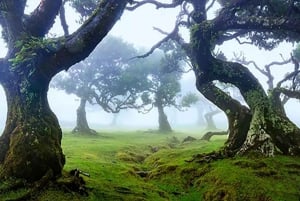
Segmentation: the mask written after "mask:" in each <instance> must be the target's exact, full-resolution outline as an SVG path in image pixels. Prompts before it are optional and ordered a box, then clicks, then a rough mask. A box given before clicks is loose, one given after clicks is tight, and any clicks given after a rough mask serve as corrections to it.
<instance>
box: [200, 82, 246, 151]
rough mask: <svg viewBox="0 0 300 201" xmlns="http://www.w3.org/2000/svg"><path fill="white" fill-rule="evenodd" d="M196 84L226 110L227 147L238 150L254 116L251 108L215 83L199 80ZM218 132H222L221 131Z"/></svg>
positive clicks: (204, 93)
mask: <svg viewBox="0 0 300 201" xmlns="http://www.w3.org/2000/svg"><path fill="white" fill-rule="evenodd" d="M196 85H197V89H198V90H199V91H200V92H201V93H202V94H203V95H204V96H205V98H207V99H208V100H210V101H211V102H213V103H214V104H215V105H216V106H217V107H219V108H220V109H221V110H222V111H224V112H225V114H226V117H227V121H228V131H227V134H228V140H227V142H226V143H225V144H226V148H228V149H230V150H232V151H234V152H237V150H238V149H239V148H241V146H242V145H243V143H244V141H245V140H246V136H247V132H248V130H249V127H250V121H251V117H252V115H251V112H250V110H249V109H248V108H247V107H245V106H243V105H241V104H240V103H239V102H238V101H237V100H234V99H233V98H231V97H230V96H229V95H228V94H227V93H225V92H223V91H222V90H220V89H219V88H218V87H216V86H215V85H214V84H213V83H207V84H203V83H201V82H198V80H197V82H196ZM217 134H220V132H219V133H217ZM209 135H212V134H209Z"/></svg>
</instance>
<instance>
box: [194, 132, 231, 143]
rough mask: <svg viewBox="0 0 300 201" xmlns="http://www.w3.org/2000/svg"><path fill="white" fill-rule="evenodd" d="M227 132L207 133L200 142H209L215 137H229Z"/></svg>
mask: <svg viewBox="0 0 300 201" xmlns="http://www.w3.org/2000/svg"><path fill="white" fill-rule="evenodd" d="M227 134H228V132H227V131H220V132H207V133H205V134H204V135H203V136H202V138H201V139H200V140H207V141H210V138H212V137H213V136H214V135H227Z"/></svg>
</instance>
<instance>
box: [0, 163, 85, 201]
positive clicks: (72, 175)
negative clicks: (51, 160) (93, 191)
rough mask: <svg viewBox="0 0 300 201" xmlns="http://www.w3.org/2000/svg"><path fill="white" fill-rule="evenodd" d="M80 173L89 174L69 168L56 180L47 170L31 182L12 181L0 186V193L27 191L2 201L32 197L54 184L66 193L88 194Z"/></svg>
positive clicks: (16, 200) (51, 172) (29, 198)
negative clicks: (38, 178) (66, 173)
mask: <svg viewBox="0 0 300 201" xmlns="http://www.w3.org/2000/svg"><path fill="white" fill-rule="evenodd" d="M80 174H81V175H85V176H89V174H88V173H85V172H82V171H80V170H79V169H74V170H71V171H70V172H69V174H68V175H65V176H62V177H60V178H59V179H57V180H53V177H54V176H53V171H52V170H49V171H48V172H47V173H46V174H45V175H44V176H43V177H42V178H41V179H40V180H38V181H36V182H34V183H31V184H30V183H26V182H25V181H24V180H17V181H13V182H11V184H9V185H7V186H6V187H4V188H1V189H0V194H1V193H7V192H10V191H16V190H19V189H22V188H25V189H28V191H27V192H26V193H24V194H22V195H20V196H19V197H16V198H9V199H4V201H25V200H32V199H34V198H35V197H36V196H38V195H39V194H40V193H41V191H42V190H43V189H46V188H48V187H49V186H51V187H53V186H54V187H55V186H56V187H58V188H60V189H62V190H63V191H65V192H68V193H74V192H76V193H79V194H80V195H82V196H88V195H89V194H88V189H87V187H86V186H85V181H84V179H83V178H82V177H81V176H80Z"/></svg>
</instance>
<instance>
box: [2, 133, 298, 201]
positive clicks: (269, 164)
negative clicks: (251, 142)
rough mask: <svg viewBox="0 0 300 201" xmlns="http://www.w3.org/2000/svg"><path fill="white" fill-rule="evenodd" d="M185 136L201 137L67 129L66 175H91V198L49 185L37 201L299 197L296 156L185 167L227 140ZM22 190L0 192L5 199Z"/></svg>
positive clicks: (291, 200)
mask: <svg viewBox="0 0 300 201" xmlns="http://www.w3.org/2000/svg"><path fill="white" fill-rule="evenodd" d="M187 136H192V137H195V138H197V139H199V138H200V137H201V134H197V133H196V132H174V133H171V134H164V133H155V132H151V133H148V132H143V131H116V130H114V131H104V132H99V134H97V135H95V136H84V135H73V134H71V133H69V132H64V134H63V141H62V146H63V150H64V153H65V156H66V165H65V168H64V170H65V174H67V172H68V171H70V170H72V169H74V168H79V169H80V170H82V171H84V172H87V173H89V174H90V177H86V176H83V178H84V179H85V181H86V186H87V188H88V192H89V196H82V195H80V194H79V193H75V192H70V191H67V190H64V189H61V188H58V187H56V186H51V185H50V186H49V187H48V188H47V189H44V190H43V191H41V192H40V193H39V194H38V195H36V196H34V199H32V200H39V201H45V200H47V201H52V200H57V201H65V200H71V201H75V200H83V201H99V200H101V201H102V200H108V201H118V200H125V201H127V200H128V201H148V200H149V201H167V200H170V201H176V200H178V201H201V200H203V201H204V200H205V201H221V200H224V201H240V200H241V201H299V200H300V158H299V157H286V156H276V157H273V158H264V157H258V156H255V155H251V156H248V157H237V158H231V159H224V160H218V161H214V162H211V163H197V162H186V161H187V160H190V159H192V157H193V155H195V154H199V153H204V152H210V151H213V150H217V149H218V148H220V147H221V146H222V145H223V144H224V142H225V137H213V138H212V141H211V142H206V141H202V140H196V141H192V142H185V143H182V140H183V139H184V138H185V137H187ZM1 185H2V186H3V185H4V184H1ZM1 185H0V192H1ZM25 191H26V189H18V190H16V191H9V192H5V191H2V193H1V194H0V196H1V197H0V200H10V199H13V198H14V197H16V196H18V195H19V194H22V193H23V192H25Z"/></svg>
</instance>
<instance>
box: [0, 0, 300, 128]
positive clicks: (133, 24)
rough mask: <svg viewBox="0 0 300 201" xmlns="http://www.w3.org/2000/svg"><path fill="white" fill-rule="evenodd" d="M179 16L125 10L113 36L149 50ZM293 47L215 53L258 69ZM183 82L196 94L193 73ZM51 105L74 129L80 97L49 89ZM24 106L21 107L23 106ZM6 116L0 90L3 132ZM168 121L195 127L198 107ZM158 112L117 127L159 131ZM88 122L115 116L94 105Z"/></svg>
mask: <svg viewBox="0 0 300 201" xmlns="http://www.w3.org/2000/svg"><path fill="white" fill-rule="evenodd" d="M37 2H39V1H37V0H35V1H31V4H30V5H29V6H28V7H27V12H30V10H31V9H32V8H34V6H35V4H36V3H37ZM176 15H177V9H168V10H163V9H162V10H156V9H155V8H154V7H153V6H144V7H143V8H140V9H138V10H136V11H134V12H129V11H125V13H124V15H123V16H122V18H121V19H120V20H119V21H118V22H117V24H116V25H115V26H114V28H113V30H112V31H111V32H110V34H112V35H115V36H119V37H122V38H123V39H124V40H125V41H127V42H129V43H132V44H134V45H135V46H136V47H138V48H142V49H144V50H145V51H147V50H148V49H149V48H150V47H151V46H152V45H153V44H155V43H157V42H158V41H159V40H161V39H162V38H163V35H162V34H160V33H158V32H157V31H155V30H153V27H154V26H155V27H159V28H161V29H163V30H164V31H171V30H172V29H173V26H174V24H175V19H176ZM67 19H72V21H68V23H69V25H70V31H71V32H72V31H74V30H76V28H77V27H78V26H79V25H78V24H77V23H76V20H78V19H79V18H78V15H77V14H76V13H75V12H74V11H72V9H70V8H69V9H67ZM51 33H52V34H55V35H62V29H61V27H60V23H59V20H57V23H56V24H55V25H54V27H53V29H52V31H51ZM182 34H183V36H184V37H185V38H188V33H187V32H186V31H183V32H182ZM0 48H2V49H3V48H5V46H4V44H3V42H2V41H0ZM292 48H293V45H292V44H288V43H284V44H281V45H280V46H279V47H278V48H276V49H274V50H272V51H271V52H268V51H263V50H259V49H258V48H256V47H253V46H250V45H239V44H238V43H237V42H234V41H230V42H226V43H225V44H223V45H222V46H220V47H217V48H216V51H222V52H224V53H225V55H226V57H227V58H228V59H230V58H232V57H233V52H235V51H237V50H238V51H242V52H244V54H245V56H246V57H247V59H249V60H254V61H255V62H257V64H258V65H259V66H263V65H265V64H267V63H270V62H272V61H275V60H277V61H278V60H279V61H280V60H281V57H280V54H282V56H283V57H284V58H289V56H290V52H291V51H292ZM0 54H1V55H0V56H3V55H5V51H2V52H1V53H0ZM292 68H293V66H292V65H287V66H284V67H274V68H272V71H273V72H274V75H275V83H276V81H278V80H280V79H281V78H282V77H283V76H284V74H285V73H286V72H288V71H289V69H290V71H291V69H292ZM250 70H251V71H252V72H253V73H254V74H255V76H256V77H257V78H258V79H260V80H261V84H262V85H263V86H264V87H265V89H266V79H265V77H264V76H262V75H261V74H260V73H259V72H258V71H257V70H255V69H254V67H252V68H250ZM182 83H184V87H185V88H184V91H193V92H196V88H195V80H194V76H193V73H191V72H190V73H188V74H186V75H184V77H183V80H182ZM48 99H49V104H50V107H51V109H52V110H53V112H54V113H55V114H56V115H57V117H58V119H59V122H60V124H61V126H62V127H63V128H66V129H71V128H73V127H74V126H75V122H76V109H77V107H78V105H79V101H78V98H77V97H76V96H75V95H68V94H66V93H64V92H63V91H58V90H54V89H51V88H50V89H49V92H48ZM20 107H21V106H20ZM296 107H297V108H298V107H299V102H298V101H295V100H290V101H289V102H288V103H287V105H286V111H287V115H288V116H289V117H290V118H291V120H292V121H294V122H295V123H296V124H298V125H300V118H299V114H296V112H295V111H297V110H295V108H296ZM6 113H7V106H6V100H5V95H4V91H3V88H2V87H0V130H1V131H2V130H3V128H4V125H5V120H6ZM166 113H167V115H168V119H169V120H170V123H171V126H172V127H174V128H180V127H186V128H189V127H195V126H196V124H197V118H198V113H197V109H196V108H195V107H192V108H190V109H188V110H187V111H185V112H180V111H176V110H174V109H171V108H168V109H167V110H166ZM157 118H158V116H157V111H156V110H153V111H151V112H150V113H147V114H141V113H138V112H137V111H136V110H125V111H121V113H120V115H119V116H118V117H117V126H118V127H122V128H125V127H130V128H143V129H156V128H157V126H158V122H157V121H158V120H157ZM87 119H88V122H89V124H90V127H91V128H93V129H105V128H111V127H110V125H111V122H112V120H113V114H110V113H106V112H104V111H103V110H102V109H101V108H100V107H97V106H93V107H89V109H87ZM215 122H216V124H217V127H218V128H220V129H226V126H227V123H226V118H225V115H224V114H223V113H222V114H219V115H217V116H216V117H215Z"/></svg>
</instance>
